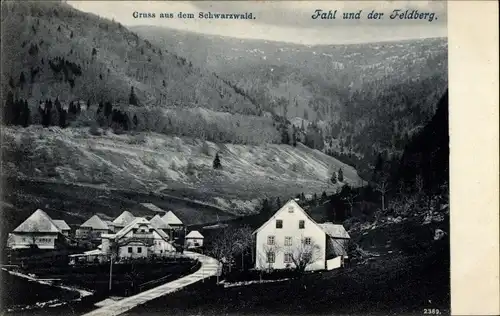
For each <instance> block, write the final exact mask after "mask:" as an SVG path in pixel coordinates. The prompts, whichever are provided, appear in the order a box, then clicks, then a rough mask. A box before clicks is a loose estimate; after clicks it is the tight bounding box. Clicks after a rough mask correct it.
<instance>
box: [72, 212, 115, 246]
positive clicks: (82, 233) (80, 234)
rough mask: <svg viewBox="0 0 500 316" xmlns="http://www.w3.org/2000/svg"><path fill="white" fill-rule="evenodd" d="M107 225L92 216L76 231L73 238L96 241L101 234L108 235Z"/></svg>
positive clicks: (97, 217) (95, 216)
mask: <svg viewBox="0 0 500 316" xmlns="http://www.w3.org/2000/svg"><path fill="white" fill-rule="evenodd" d="M109 231H110V228H109V225H108V224H107V223H106V222H105V221H103V220H102V219H101V218H100V217H99V216H97V215H94V216H92V217H91V218H89V219H88V220H87V221H85V223H83V224H82V225H80V227H79V228H78V229H77V230H76V233H75V237H76V238H78V239H92V240H97V239H100V238H101V235H102V234H106V233H109Z"/></svg>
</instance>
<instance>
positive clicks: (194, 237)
mask: <svg viewBox="0 0 500 316" xmlns="http://www.w3.org/2000/svg"><path fill="white" fill-rule="evenodd" d="M204 238H205V237H203V235H202V234H201V233H200V232H199V231H197V230H192V231H190V232H189V234H187V235H186V237H185V241H186V247H187V248H188V249H191V248H198V247H202V246H203V239H204Z"/></svg>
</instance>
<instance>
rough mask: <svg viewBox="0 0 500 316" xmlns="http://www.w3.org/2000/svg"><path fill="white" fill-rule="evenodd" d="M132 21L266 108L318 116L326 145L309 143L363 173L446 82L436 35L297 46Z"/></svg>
mask: <svg viewBox="0 0 500 316" xmlns="http://www.w3.org/2000/svg"><path fill="white" fill-rule="evenodd" d="M132 29H133V30H134V31H136V32H137V33H138V34H140V35H142V36H144V37H145V38H148V39H149V40H151V41H152V42H154V43H157V44H158V45H160V46H162V47H166V48H167V49H169V50H172V51H175V52H176V53H177V54H179V55H181V56H185V57H186V58H188V59H189V60H192V61H193V64H195V65H199V66H200V67H206V68H207V69H210V70H212V71H214V72H216V73H217V74H218V75H219V76H220V77H221V78H224V80H226V81H227V82H229V83H230V84H231V85H233V86H235V87H236V88H237V89H239V90H241V91H242V92H243V93H244V94H246V95H248V96H249V97H250V98H252V99H253V100H255V102H256V103H259V104H260V105H261V107H262V109H264V110H266V111H270V112H272V113H275V114H277V115H281V116H286V117H287V118H288V119H290V120H292V121H300V120H301V119H304V120H305V124H304V125H305V126H306V128H307V125H308V122H314V121H317V123H318V126H321V131H322V135H323V138H324V140H326V146H322V145H321V146H320V147H315V148H318V149H323V150H324V151H325V152H328V153H331V154H333V155H335V157H339V158H341V159H343V160H344V161H349V163H350V164H352V165H353V164H356V167H357V168H358V169H363V171H365V173H368V172H369V170H370V167H371V165H372V164H373V163H374V162H375V158H376V155H377V153H379V152H382V151H387V152H389V153H390V154H401V153H402V151H403V149H404V145H405V144H406V142H407V141H408V139H409V138H411V136H412V135H413V133H415V131H416V130H418V129H419V128H421V127H422V126H424V125H425V124H426V123H427V121H428V120H430V118H431V117H432V115H433V113H434V111H435V105H436V103H437V101H438V100H439V98H440V96H441V95H442V93H443V92H444V90H445V88H446V85H447V41H446V39H443V38H433V39H422V40H411V41H401V42H383V43H366V44H356V45H316V46H311V45H308V46H304V45H297V44H291V43H283V42H272V41H263V40H242V39H235V38H228V37H222V36H210V35H201V34H196V33H190V32H185V31H179V30H172V29H166V28H161V27H151V26H138V27H133V28H132ZM318 121H319V122H318ZM330 139H331V140H332V141H331V142H330Z"/></svg>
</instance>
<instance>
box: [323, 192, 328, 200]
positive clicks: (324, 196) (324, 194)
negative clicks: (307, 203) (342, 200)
mask: <svg viewBox="0 0 500 316" xmlns="http://www.w3.org/2000/svg"><path fill="white" fill-rule="evenodd" d="M327 198H328V196H327V195H326V192H325V191H323V193H322V194H321V199H322V200H326V199H327Z"/></svg>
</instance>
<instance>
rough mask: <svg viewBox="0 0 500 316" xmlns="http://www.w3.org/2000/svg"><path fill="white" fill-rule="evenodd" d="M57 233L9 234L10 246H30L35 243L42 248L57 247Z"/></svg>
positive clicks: (16, 247)
mask: <svg viewBox="0 0 500 316" xmlns="http://www.w3.org/2000/svg"><path fill="white" fill-rule="evenodd" d="M57 237H58V236H57V233H45V234H44V233H38V234H37V233H23V234H17V233H12V234H10V236H9V242H8V246H9V247H10V248H12V249H21V248H29V247H30V245H31V244H33V243H35V244H36V245H37V246H38V248H40V249H55V248H56V240H57Z"/></svg>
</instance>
